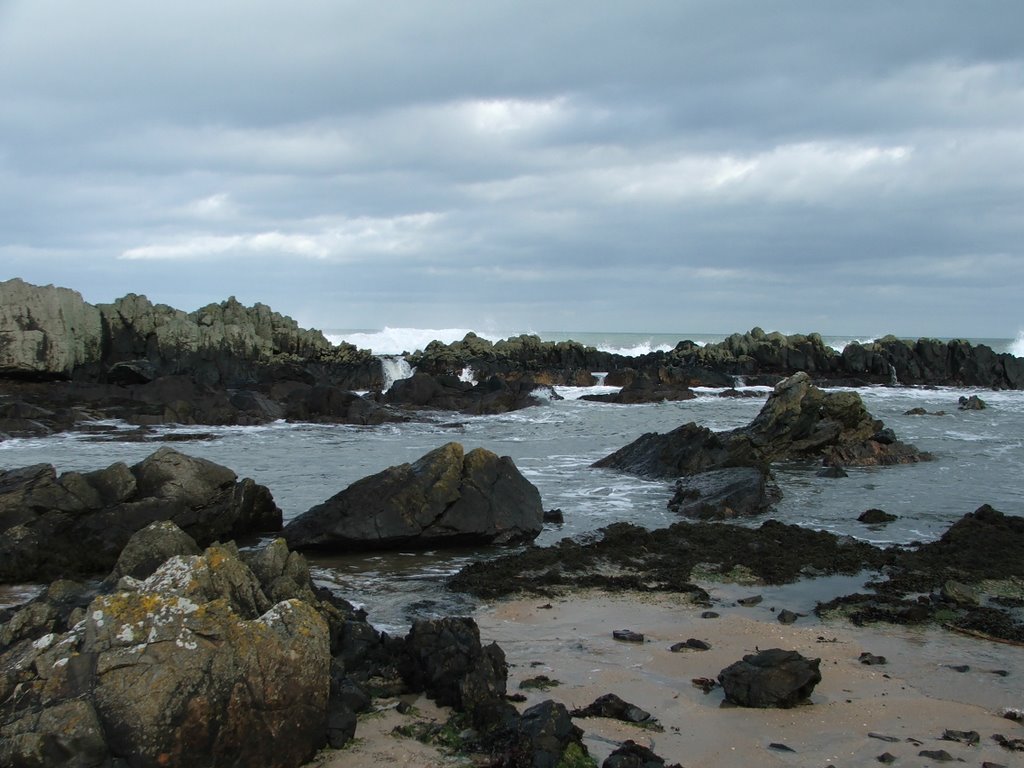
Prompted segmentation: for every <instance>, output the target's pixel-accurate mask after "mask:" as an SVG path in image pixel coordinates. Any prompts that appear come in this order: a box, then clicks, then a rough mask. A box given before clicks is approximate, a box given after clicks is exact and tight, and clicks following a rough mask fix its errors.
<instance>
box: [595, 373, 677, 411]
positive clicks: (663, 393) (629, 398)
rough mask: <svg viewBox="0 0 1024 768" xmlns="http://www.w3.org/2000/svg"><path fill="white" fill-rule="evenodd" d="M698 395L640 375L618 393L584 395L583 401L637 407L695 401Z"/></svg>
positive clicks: (673, 383) (671, 382)
mask: <svg viewBox="0 0 1024 768" xmlns="http://www.w3.org/2000/svg"><path fill="white" fill-rule="evenodd" d="M695 397H697V395H696V394H695V393H694V391H693V390H692V389H690V388H689V387H688V386H686V385H685V384H683V383H680V382H673V381H669V382H663V381H659V380H657V379H654V378H651V377H650V376H646V375H640V376H637V377H636V378H634V379H633V380H632V381H631V382H629V384H627V385H626V386H625V387H623V388H622V389H621V390H619V391H618V392H615V393H612V394H605V395H583V397H581V398H580V399H581V400H590V401H592V402H599V403H618V404H621V405H636V404H639V403H662V402H675V401H679V400H693V399H694V398H695Z"/></svg>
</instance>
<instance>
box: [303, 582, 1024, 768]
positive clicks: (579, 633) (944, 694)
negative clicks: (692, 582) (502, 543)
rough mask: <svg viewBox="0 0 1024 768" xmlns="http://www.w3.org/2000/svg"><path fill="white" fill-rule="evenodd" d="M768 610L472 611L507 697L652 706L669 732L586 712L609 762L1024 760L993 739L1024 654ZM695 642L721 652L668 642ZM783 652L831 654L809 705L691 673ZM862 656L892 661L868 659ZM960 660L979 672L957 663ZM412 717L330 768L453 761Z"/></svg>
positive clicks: (1021, 672) (595, 598) (625, 598)
mask: <svg viewBox="0 0 1024 768" xmlns="http://www.w3.org/2000/svg"><path fill="white" fill-rule="evenodd" d="M547 605H550V607H546V606H547ZM770 608H771V606H768V605H766V604H765V603H762V604H761V605H759V606H757V607H756V608H743V607H740V606H737V605H735V604H734V603H732V602H729V601H728V600H721V599H719V601H717V603H716V607H715V608H714V610H715V611H718V612H719V613H720V614H721V615H720V617H719V618H713V619H706V618H701V613H702V612H703V611H704V610H705V609H704V608H700V607H697V606H694V605H692V604H690V603H688V602H687V601H686V600H685V598H682V597H679V596H673V595H667V596H666V595H660V596H650V595H646V594H643V595H622V594H619V595H608V594H603V593H585V594H574V595H572V596H569V597H566V598H564V599H559V600H553V601H551V602H550V603H547V602H546V601H545V600H543V599H537V598H528V599H518V600H510V601H501V602H498V603H495V604H492V605H489V606H485V607H484V608H482V609H481V610H480V611H478V612H477V614H476V619H477V622H478V624H479V625H480V634H481V637H482V639H483V640H484V642H490V641H492V640H493V641H497V642H498V644H499V645H500V646H501V647H502V648H503V649H504V651H505V653H506V655H507V657H508V661H509V664H510V669H509V692H510V693H513V692H516V691H517V690H518V685H519V683H520V682H521V681H522V680H524V679H527V678H532V677H536V676H537V675H542V674H543V675H546V676H548V677H550V678H554V679H556V680H558V681H560V684H559V685H558V686H556V687H554V688H551V689H549V690H547V691H525V693H526V695H527V697H528V700H527V702H526V703H524V704H522V705H520V706H521V707H527V706H530V705H531V704H534V703H537V702H540V701H542V700H544V699H546V698H553V699H555V700H558V701H561V702H563V703H565V704H566V706H568V707H569V708H570V709H572V708H576V707H585V706H586V705H588V704H590V703H591V702H592V701H594V699H596V698H597V697H598V696H600V695H602V694H605V693H615V694H617V695H619V696H620V697H622V698H623V699H625V700H627V701H629V702H631V703H633V704H636V705H637V706H639V707H641V708H643V709H645V710H647V711H648V712H650V713H651V714H652V715H653V716H654V718H656V719H657V720H658V722H659V723H660V725H661V727H662V728H663V729H664V730H663V731H654V730H650V729H645V728H642V727H639V726H636V725H631V724H626V723H620V722H617V721H612V720H608V719H605V718H578V719H577V720H576V723H577V724H578V725H579V726H580V727H581V728H583V730H584V732H585V734H586V735H585V739H584V741H585V743H586V745H587V748H588V749H589V750H590V753H591V755H592V756H593V757H595V758H596V759H597V761H598V764H600V763H601V761H603V760H604V758H605V757H607V755H608V754H609V753H610V752H611V751H612V750H613V749H614V748H615V745H617V744H618V743H620V742H622V741H625V740H626V739H632V740H633V741H635V742H637V743H640V744H644V745H645V746H649V747H651V748H652V749H654V750H655V751H656V752H657V753H658V754H659V755H660V756H661V757H663V758H665V759H666V760H667V761H669V762H679V763H681V764H682V765H683V766H685V767H686V768H699V767H700V766H717V767H721V766H749V765H764V766H773V765H779V766H826V765H834V766H836V768H850V767H852V766H877V765H880V764H881V763H879V762H878V757H879V756H880V755H882V754H883V753H886V752H888V753H889V754H890V755H892V756H894V757H895V758H896V760H897V762H896V763H895V764H896V765H897V766H925V765H936V764H939V763H938V762H937V761H936V760H935V759H934V758H928V757H922V756H920V754H919V753H920V752H922V751H924V750H932V751H936V750H945V752H947V753H948V754H949V755H951V756H952V758H953V759H954V760H958V759H962V760H964V761H966V764H967V765H974V766H980V765H982V764H983V763H985V762H990V763H993V764H998V765H1006V766H1014V765H1024V753H1021V752H1009V751H1007V750H1005V749H1004V748H1002V747H1000V746H999V745H997V744H996V743H995V742H994V741H993V739H992V735H993V734H996V733H999V734H1003V735H1005V736H1007V737H1009V738H1024V726H1022V725H1020V724H1019V723H1016V722H1012V721H1010V720H1008V719H1005V718H1003V717H1000V712H1001V710H1002V709H1003V708H1005V707H1017V708H1019V707H1021V706H1024V682H1022V681H1024V648H1020V647H1015V646H1009V645H1004V644H998V643H992V642H988V641H984V640H978V639H974V638H968V637H962V636H960V635H956V634H954V633H950V632H947V631H945V630H941V629H935V628H932V629H926V630H921V629H917V630H908V629H905V628H899V627H873V628H857V627H853V626H851V625H849V624H847V623H845V622H826V623H819V622H817V621H816V620H815V619H813V618H812V617H805V618H801V619H800V620H799V621H798V622H797V623H795V624H793V625H788V626H784V625H782V624H780V623H778V621H776V620H775V619H774V614H772V613H771V611H770ZM617 629H631V630H634V631H637V632H641V633H643V634H644V636H645V642H644V643H642V644H639V643H628V642H622V641H619V640H615V639H614V638H613V637H612V632H613V631H614V630H617ZM691 637H692V638H697V639H700V640H705V641H707V642H708V643H710V645H711V649H710V650H707V651H695V650H689V651H683V652H679V653H673V652H671V651H669V650H668V649H669V647H670V646H671V645H672V644H673V643H676V642H680V641H684V640H687V639H688V638H691ZM773 647H778V648H785V649H788V650H796V651H799V652H800V653H802V654H803V655H805V656H808V657H813V658H821V672H822V678H823V679H822V682H821V683H819V685H818V686H817V688H816V689H815V691H814V693H813V695H812V696H811V699H810V703H809V704H807V705H804V706H800V707H797V708H794V709H791V710H759V709H743V708H739V707H728V706H726V707H723V706H722V704H723V695H722V692H721V689H720V688H716V689H714V690H712V692H711V693H708V694H705V693H703V692H702V691H701V690H700V689H698V688H697V687H695V686H694V685H693V684H692V682H691V681H692V679H694V678H716V677H717V675H718V673H719V671H721V670H722V669H723V668H724V667H726V666H728V665H729V664H731V663H732V662H734V661H737V660H739V659H740V658H742V657H743V655H744V654H748V653H753V652H755V651H756V650H757V649H762V650H763V649H766V648H773ZM865 651H866V652H870V653H873V654H876V655H883V656H885V657H886V658H887V659H888V663H887V664H885V665H865V664H862V663H860V661H859V660H858V657H859V656H860V654H861V653H862V652H865ZM964 665H966V666H967V667H969V669H968V671H957V670H956V669H954V667H960V668H962V667H963V666H964ZM416 707H417V709H419V710H420V711H421V716H425V717H433V718H436V719H440V720H443V718H444V713H443V712H441V711H439V710H437V709H436V708H433V706H432V704H431V703H430V702H428V701H426V700H425V699H423V698H421V699H419V700H418V701H417V702H416ZM423 713H429V714H423ZM411 719H412V718H411V716H403V715H399V714H398V713H397V712H394V711H390V712H388V713H386V714H385V715H383V716H382V715H375V716H371V717H369V718H364V719H363V720H361V721H360V725H359V730H358V731H357V744H356V745H355V746H354V747H350V748H347V749H345V750H342V751H340V752H336V753H333V754H325V755H324V756H323V762H322V765H325V766H331V767H332V768H333V767H337V768H340V767H341V766H363V765H366V766H369V765H379V764H380V763H382V762H386V761H395V760H398V761H401V762H402V763H404V764H405V765H407V766H433V765H451V764H452V762H451V759H450V758H444V757H443V756H442V755H441V754H440V752H438V751H437V750H434V749H432V748H427V747H424V746H423V745H420V744H419V743H417V742H415V741H413V740H411V739H407V738H398V737H395V736H393V735H391V730H392V729H393V728H394V726H395V725H396V724H399V723H402V722H410V721H411ZM945 729H952V730H958V731H972V730H973V731H977V732H978V733H979V734H980V736H981V743H980V744H979V745H977V746H968V745H967V744H963V743H958V742H955V741H948V740H943V739H942V738H941V737H942V735H943V731H944V730H945ZM872 733H874V734H880V735H884V736H888V737H892V738H894V739H895V741H884V740H881V739H878V738H876V737H873V736H871V735H869V734H872ZM772 744H781V745H785V747H787V748H789V749H790V750H793V751H784V750H781V749H778V748H776V747H773V746H771V745H772Z"/></svg>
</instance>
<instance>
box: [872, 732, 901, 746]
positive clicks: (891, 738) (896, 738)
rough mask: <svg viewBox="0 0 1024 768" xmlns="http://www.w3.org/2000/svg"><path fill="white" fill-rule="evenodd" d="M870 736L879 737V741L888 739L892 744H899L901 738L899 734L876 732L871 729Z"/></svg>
mask: <svg viewBox="0 0 1024 768" xmlns="http://www.w3.org/2000/svg"><path fill="white" fill-rule="evenodd" d="M868 736H869V737H870V738H872V739H878V740H879V741H887V742H889V743H890V744H897V743H899V740H900V739H899V736H888V735H886V734H884V733H875V732H874V731H870V732H869V733H868Z"/></svg>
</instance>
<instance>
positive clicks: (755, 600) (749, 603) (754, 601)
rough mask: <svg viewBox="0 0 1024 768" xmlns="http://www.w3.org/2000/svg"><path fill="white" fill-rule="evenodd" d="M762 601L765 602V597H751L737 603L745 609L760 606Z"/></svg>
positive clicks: (743, 598)
mask: <svg viewBox="0 0 1024 768" xmlns="http://www.w3.org/2000/svg"><path fill="white" fill-rule="evenodd" d="M762 600H764V597H763V596H761V595H751V596H750V597H741V598H740V599H739V600H737V601H736V602H737V603H738V604H739V605H742V606H743V607H744V608H752V607H754V606H755V605H758V604H759V603H760V602H761V601H762Z"/></svg>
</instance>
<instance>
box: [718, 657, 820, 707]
mask: <svg viewBox="0 0 1024 768" xmlns="http://www.w3.org/2000/svg"><path fill="white" fill-rule="evenodd" d="M820 663H821V660H820V659H807V658H805V657H804V656H801V655H800V654H799V653H797V652H796V651H786V650H782V649H780V648H772V649H769V650H766V651H761V652H759V653H756V654H750V655H747V656H744V657H743V660H742V661H737V662H736V663H734V664H732V665H730V666H728V667H726V668H725V669H723V670H722V671H721V672H720V673H719V675H718V682H719V683H720V684H721V685H722V689H723V690H724V691H725V698H726V701H729V702H731V703H733V704H738V705H739V706H742V707H759V708H767V707H779V708H783V709H788V708H790V707H794V706H796V705H797V704H800V703H802V702H804V701H806V700H807V699H808V697H810V695H811V692H812V691H813V690H814V687H815V686H816V685H817V684H818V683H819V682H821V672H820V671H819V670H818V666H819V664H820Z"/></svg>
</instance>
